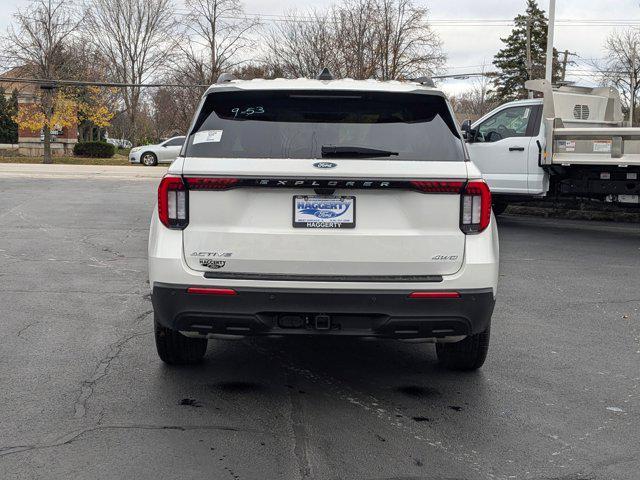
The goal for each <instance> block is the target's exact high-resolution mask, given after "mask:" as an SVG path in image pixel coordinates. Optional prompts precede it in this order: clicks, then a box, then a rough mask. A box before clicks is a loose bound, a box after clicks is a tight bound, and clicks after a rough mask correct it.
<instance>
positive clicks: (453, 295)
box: [409, 292, 460, 298]
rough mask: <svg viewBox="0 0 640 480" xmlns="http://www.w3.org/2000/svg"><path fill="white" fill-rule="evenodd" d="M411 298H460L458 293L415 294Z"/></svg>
mask: <svg viewBox="0 0 640 480" xmlns="http://www.w3.org/2000/svg"><path fill="white" fill-rule="evenodd" d="M409 298H460V293H458V292H413V293H412V294H410V295H409Z"/></svg>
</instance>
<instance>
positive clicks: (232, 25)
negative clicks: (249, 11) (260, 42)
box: [179, 0, 260, 84]
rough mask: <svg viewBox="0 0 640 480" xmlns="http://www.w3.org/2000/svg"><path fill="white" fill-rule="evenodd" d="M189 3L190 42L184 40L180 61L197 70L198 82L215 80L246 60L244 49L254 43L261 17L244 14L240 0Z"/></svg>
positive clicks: (190, 0)
mask: <svg viewBox="0 0 640 480" xmlns="http://www.w3.org/2000/svg"><path fill="white" fill-rule="evenodd" d="M185 5H186V7H187V8H188V9H189V14H188V15H187V16H186V17H185V19H184V28H185V31H186V38H187V42H185V43H184V44H180V49H181V55H180V63H179V65H180V66H182V67H186V70H187V71H188V72H192V76H193V74H194V73H195V74H196V76H197V78H193V80H195V83H197V84H211V83H213V82H215V80H216V79H217V78H218V76H219V75H220V73H221V72H223V71H230V70H233V69H235V68H237V67H238V66H239V65H241V64H242V63H244V62H245V61H246V57H245V56H243V55H242V53H245V54H246V53H248V49H249V48H250V47H252V46H254V43H255V40H254V39H255V36H253V35H252V34H253V33H255V32H256V30H257V29H258V28H259V27H260V21H259V20H258V19H255V18H254V19H248V18H246V17H244V10H243V8H242V4H241V3H240V0H186V1H185ZM185 63H186V65H185Z"/></svg>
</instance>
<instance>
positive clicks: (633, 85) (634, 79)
mask: <svg viewBox="0 0 640 480" xmlns="http://www.w3.org/2000/svg"><path fill="white" fill-rule="evenodd" d="M637 59H638V52H637V51H636V46H635V45H634V46H633V50H632V51H631V95H629V98H630V99H631V101H630V102H629V124H630V125H629V126H630V127H633V122H634V120H635V113H636V112H635V107H636V87H637V84H638V76H637V70H636V62H637Z"/></svg>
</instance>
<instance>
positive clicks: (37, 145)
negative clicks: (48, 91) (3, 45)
mask: <svg viewBox="0 0 640 480" xmlns="http://www.w3.org/2000/svg"><path fill="white" fill-rule="evenodd" d="M30 77H31V75H30V73H29V72H28V71H27V69H25V68H21V67H16V68H13V69H11V70H9V71H8V72H6V73H3V74H2V75H0V78H3V79H12V78H30ZM0 85H2V86H3V87H4V89H5V94H6V95H9V96H10V95H11V92H12V91H13V90H17V91H18V109H20V108H22V107H24V106H27V105H30V104H34V103H37V102H38V99H39V97H40V95H41V89H40V86H39V85H33V84H30V83H23V82H20V81H15V82H6V81H3V82H2V83H0ZM77 142H78V127H77V126H73V127H70V128H69V127H65V128H61V129H55V128H54V129H52V135H51V154H52V155H53V156H63V155H72V154H73V146H74V145H75V144H76V143H77ZM18 151H19V153H20V155H26V156H29V157H40V156H42V155H43V154H44V135H43V134H42V131H41V130H40V131H34V130H30V129H26V128H19V129H18Z"/></svg>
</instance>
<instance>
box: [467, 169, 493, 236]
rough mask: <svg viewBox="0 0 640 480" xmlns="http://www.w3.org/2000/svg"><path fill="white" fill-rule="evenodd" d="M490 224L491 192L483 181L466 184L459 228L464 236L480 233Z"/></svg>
mask: <svg viewBox="0 0 640 480" xmlns="http://www.w3.org/2000/svg"><path fill="white" fill-rule="evenodd" d="M489 222H491V191H490V190H489V186H488V185H487V184H486V183H485V182H483V181H473V182H469V183H467V186H466V187H465V189H464V192H463V194H462V208H461V212H460V228H461V230H462V231H463V232H464V233H466V234H472V233H480V232H482V231H483V230H484V229H486V228H487V227H488V226H489Z"/></svg>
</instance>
